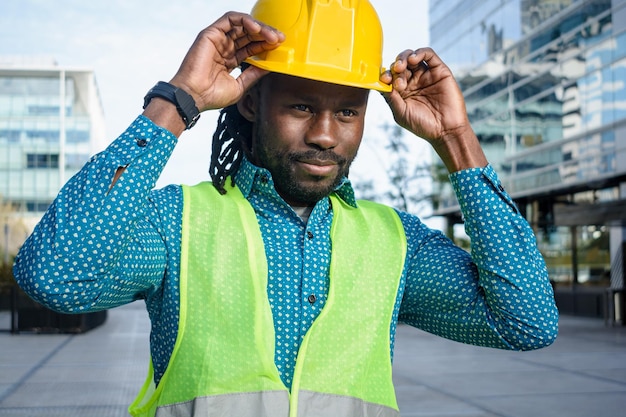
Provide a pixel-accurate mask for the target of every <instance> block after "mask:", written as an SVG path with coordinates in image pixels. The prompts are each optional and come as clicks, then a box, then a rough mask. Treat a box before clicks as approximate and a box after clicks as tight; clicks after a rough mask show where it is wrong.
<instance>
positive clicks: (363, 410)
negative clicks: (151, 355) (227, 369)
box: [156, 391, 399, 417]
mask: <svg viewBox="0 0 626 417" xmlns="http://www.w3.org/2000/svg"><path fill="white" fill-rule="evenodd" d="M286 395H287V394H286V393H285V392H267V391H265V392H247V393H238V394H230V395H226V394H224V395H214V396H211V397H197V398H195V399H193V400H190V401H186V402H184V403H178V404H172V405H165V406H161V407H159V408H158V409H157V411H156V417H207V416H213V415H220V416H222V415H225V414H216V410H228V413H229V414H226V415H228V416H236V417H279V416H287V415H289V398H285V397H286ZM334 416H350V417H398V416H399V414H398V411H397V410H394V409H391V408H389V407H384V406H381V405H378V404H371V403H366V402H364V401H362V400H359V399H358V398H350V397H339V396H336V395H331V394H322V393H319V392H309V391H301V392H300V402H299V410H298V417H334Z"/></svg>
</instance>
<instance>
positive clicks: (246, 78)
mask: <svg viewBox="0 0 626 417" xmlns="http://www.w3.org/2000/svg"><path fill="white" fill-rule="evenodd" d="M267 74H269V71H266V70H264V69H261V68H258V67H255V66H254V65H251V66H250V67H248V68H246V70H245V71H242V72H241V74H239V77H237V82H239V85H240V86H241V89H242V91H248V89H250V87H252V86H253V85H254V84H256V83H257V82H258V81H259V80H260V79H261V78H262V77H264V76H265V75H267Z"/></svg>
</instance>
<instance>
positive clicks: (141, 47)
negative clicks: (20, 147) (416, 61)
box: [0, 0, 429, 186]
mask: <svg viewBox="0 0 626 417" xmlns="http://www.w3.org/2000/svg"><path fill="white" fill-rule="evenodd" d="M371 2H372V4H373V5H374V7H375V8H376V9H377V11H378V14H379V16H380V18H381V21H382V24H383V29H384V31H385V46H384V63H385V65H388V64H389V63H390V62H391V61H392V60H393V58H394V57H395V56H396V54H397V53H399V52H400V51H402V50H404V49H409V48H410V49H415V48H418V47H422V46H428V0H393V1H389V0H387V1H385V0H371ZM253 4H254V0H231V1H224V0H185V1H177V0H135V1H132V0H91V1H85V0H56V1H51V0H1V1H0V55H10V56H36V55H40V56H47V57H51V58H54V59H55V60H56V61H57V62H58V64H59V65H61V66H71V67H78V68H88V69H93V70H94V71H95V74H96V80H97V83H98V87H99V92H100V96H101V100H102V104H103V107H104V111H105V118H106V128H107V137H108V138H109V139H110V140H113V139H115V137H117V135H119V134H120V133H122V132H123V131H124V129H125V128H126V127H127V126H128V124H129V123H130V122H131V121H132V120H133V119H134V118H135V117H136V116H137V115H138V114H140V113H141V106H142V104H143V96H144V95H145V93H146V92H147V90H148V89H150V87H152V86H153V85H154V84H155V83H156V82H157V81H159V80H165V81H167V80H169V79H171V77H172V76H173V75H174V73H175V72H176V70H177V68H178V65H179V64H180V62H181V60H182V58H183V56H184V55H185V53H186V51H187V49H188V48H189V46H190V45H191V43H192V42H193V40H194V38H195V37H196V35H197V33H198V32H199V31H200V30H202V29H203V28H204V27H206V26H208V25H209V24H211V23H212V22H213V21H214V20H216V19H217V18H218V17H219V16H221V15H222V14H223V13H225V12H226V11H228V10H238V11H246V12H247V11H249V10H250V9H251V7H252V5H253ZM371 97H372V98H371V100H370V107H369V109H368V121H367V128H366V129H367V130H366V133H365V139H364V143H363V146H362V148H361V151H360V153H359V156H358V157H357V160H356V161H355V164H354V166H353V170H352V172H351V175H353V176H357V177H361V178H365V179H367V178H368V176H372V175H374V176H375V175H377V174H376V172H377V170H378V171H379V172H378V174H380V170H384V168H385V167H384V162H385V161H384V159H383V160H381V158H380V157H378V155H379V151H380V149H378V147H379V146H383V145H384V140H383V139H384V138H383V137H381V133H380V131H378V126H381V125H382V124H383V123H385V122H389V123H393V119H392V118H391V113H390V111H389V110H388V109H387V108H386V105H385V104H384V102H383V101H382V99H381V98H380V96H379V95H378V94H372V95H371ZM216 115H217V113H215V112H208V113H205V114H203V116H202V118H201V120H200V122H199V123H198V125H197V126H196V127H194V129H192V130H191V131H189V132H186V133H185V134H184V135H183V137H181V140H180V142H179V145H178V146H177V148H176V150H175V151H174V155H173V156H172V158H171V160H170V161H169V163H168V166H167V167H166V169H165V171H164V173H163V175H162V177H161V180H160V181H159V183H158V186H163V185H166V184H169V183H182V182H185V183H190V184H193V183H196V182H198V181H201V180H205V179H208V174H207V169H208V161H209V157H210V141H211V135H212V134H213V130H214V128H215V118H216ZM415 139H416V143H415V144H416V149H415V158H416V160H421V159H423V158H425V157H429V156H428V148H427V147H426V145H424V144H423V143H422V141H421V140H420V139H418V138H415Z"/></svg>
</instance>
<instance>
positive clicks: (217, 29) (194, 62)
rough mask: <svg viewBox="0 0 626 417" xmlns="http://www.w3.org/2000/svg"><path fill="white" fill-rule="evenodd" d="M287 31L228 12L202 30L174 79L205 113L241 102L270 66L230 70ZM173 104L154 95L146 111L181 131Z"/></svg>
mask: <svg viewBox="0 0 626 417" xmlns="http://www.w3.org/2000/svg"><path fill="white" fill-rule="evenodd" d="M284 40H285V35H284V34H283V33H282V32H280V31H278V30H276V29H274V28H272V27H270V26H267V25H265V24H263V23H261V22H259V21H257V20H255V19H253V18H252V17H251V16H250V15H248V14H245V13H238V12H228V13H226V14H225V15H224V16H222V17H221V18H219V19H218V20H217V21H215V23H213V24H212V25H210V26H209V27H207V28H206V29H204V30H202V31H201V32H200V33H199V34H198V36H197V37H196V40H195V41H194V43H193V45H191V48H190V49H189V51H188V52H187V55H186V56H185V58H184V59H183V62H182V64H181V66H180V68H179V69H178V71H177V72H176V74H175V75H174V78H172V79H171V81H170V83H171V84H173V85H175V86H176V87H179V88H182V89H183V90H185V91H186V92H187V93H189V94H190V95H191V96H192V97H193V98H194V100H195V102H196V107H198V109H199V110H200V111H201V112H202V111H205V110H211V109H219V108H223V107H226V106H229V105H231V104H233V103H236V102H237V101H238V100H239V99H240V98H241V97H242V96H243V94H244V92H245V91H247V90H248V89H249V88H250V87H251V86H252V85H253V84H254V83H256V82H257V81H258V80H259V79H260V78H261V77H262V76H264V75H265V74H267V71H265V70H262V69H260V68H257V67H254V66H251V67H250V68H248V69H246V71H244V72H243V73H241V75H240V76H239V77H237V78H234V77H233V76H232V75H231V72H232V71H233V70H234V69H235V68H237V67H238V66H239V64H241V63H242V62H243V61H244V60H245V59H246V58H248V57H251V56H253V55H256V54H259V53H261V52H263V51H267V50H271V49H274V48H276V47H277V46H278V45H280V43H281V42H283V41H284ZM172 108H173V106H172V105H170V103H167V102H164V101H163V100H159V99H154V100H152V101H151V102H150V105H149V106H148V107H147V108H146V111H144V115H145V116H146V117H149V118H150V119H152V120H153V121H154V122H155V123H157V124H159V125H160V126H162V127H165V128H166V129H168V130H170V131H171V132H172V133H174V134H175V135H176V136H180V134H181V133H182V132H183V130H184V126H183V124H182V121H180V123H178V121H179V119H180V117H179V116H178V115H177V114H176V110H175V109H173V112H172Z"/></svg>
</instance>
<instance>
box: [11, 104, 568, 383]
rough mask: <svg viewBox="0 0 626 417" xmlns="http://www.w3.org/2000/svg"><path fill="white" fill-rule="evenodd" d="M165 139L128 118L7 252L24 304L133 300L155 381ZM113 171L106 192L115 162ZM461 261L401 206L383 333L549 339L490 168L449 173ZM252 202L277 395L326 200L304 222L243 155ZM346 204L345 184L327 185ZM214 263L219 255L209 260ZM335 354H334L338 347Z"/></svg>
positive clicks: (170, 292) (162, 318)
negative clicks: (146, 327)
mask: <svg viewBox="0 0 626 417" xmlns="http://www.w3.org/2000/svg"><path fill="white" fill-rule="evenodd" d="M176 143H177V138H176V137H175V136H174V135H172V134H171V133H170V132H168V131H167V130H165V129H162V128H160V127H158V126H156V125H155V124H153V123H152V122H151V121H150V120H149V119H147V118H145V117H143V116H139V117H138V118H137V119H136V120H135V121H134V122H133V124H132V125H131V126H130V127H129V128H128V130H126V132H124V133H123V134H122V135H121V136H120V137H119V138H118V139H116V140H115V141H114V142H113V143H112V144H111V145H110V146H109V147H108V148H107V149H106V150H105V151H103V152H101V153H100V154H97V155H95V156H94V157H92V158H91V160H90V161H89V162H88V163H87V164H86V165H85V166H84V167H83V169H82V170H81V171H80V172H79V173H78V174H77V175H76V176H74V177H73V178H72V179H71V180H70V181H68V183H67V184H66V185H65V186H64V188H63V189H62V190H61V191H60V193H59V195H58V197H57V198H56V200H55V201H54V203H53V204H52V205H51V207H50V208H49V210H48V211H47V212H46V214H45V216H44V217H43V219H42V220H41V222H40V223H39V225H38V226H37V227H36V229H35V231H34V232H33V234H32V235H31V236H30V237H29V239H28V240H27V241H26V243H25V244H24V246H23V248H22V249H21V251H20V253H19V254H18V257H17V258H16V263H15V268H14V273H15V276H16V279H17V280H18V282H19V284H20V285H21V286H22V288H23V289H24V290H25V291H26V292H27V293H29V294H30V295H31V296H32V297H33V298H35V299H36V300H38V301H39V302H41V303H42V304H44V305H46V306H48V307H49V308H52V309H54V310H57V311H61V312H69V313H81V312H87V311H96V310H101V309H108V308H112V307H116V306H120V305H122V304H125V303H129V302H132V301H135V300H138V299H145V302H146V305H147V309H148V312H149V315H150V319H151V323H152V331H151V336H150V346H151V353H152V360H153V364H154V369H155V380H156V381H157V382H158V381H159V379H160V378H161V376H162V375H163V372H164V371H165V368H166V366H167V363H168V361H169V358H170V354H171V352H172V349H173V346H174V342H175V340H176V335H177V331H178V305H179V293H178V279H179V264H180V239H181V219H182V190H181V187H180V186H177V185H176V186H175V185H171V186H168V187H165V188H163V189H159V190H153V188H154V186H155V184H156V181H157V179H158V177H159V175H160V173H161V171H162V169H163V167H164V166H165V163H166V161H167V159H168V158H169V156H170V155H171V153H172V151H173V149H174V147H175V145H176ZM121 166H123V167H126V170H125V172H124V174H123V175H122V176H121V177H120V179H119V180H118V181H117V183H116V184H115V185H114V186H112V187H111V183H112V178H113V176H114V174H115V171H116V169H117V168H118V167H121ZM450 179H451V182H452V185H453V187H454V189H455V191H456V193H457V196H458V199H459V202H460V206H461V210H462V212H463V215H464V218H465V228H466V231H467V234H468V235H469V237H470V238H471V241H472V250H471V254H470V253H467V252H466V251H464V250H462V249H459V248H458V247H456V246H455V245H454V244H453V243H452V242H451V241H450V240H449V239H448V238H446V237H445V236H444V235H443V234H442V233H440V232H438V231H435V230H432V229H429V228H428V227H426V225H424V224H423V223H422V222H421V221H420V220H419V219H418V218H417V217H415V216H413V215H411V214H408V213H404V212H399V216H400V218H401V220H402V223H403V225H404V229H405V231H406V236H407V244H408V251H407V257H406V262H405V266H404V271H403V274H402V278H401V285H400V287H399V291H398V294H397V298H396V305H395V314H394V317H393V323H392V325H391V328H390V341H391V349H392V352H393V342H394V336H395V329H396V325H397V323H398V322H401V323H406V324H409V325H411V326H415V327H417V328H420V329H423V330H426V331H428V332H432V333H434V334H437V335H440V336H443V337H446V338H449V339H452V340H456V341H459V342H464V343H470V344H474V345H480V346H488V347H494V348H501V349H519V350H530V349H537V348H541V347H544V346H547V345H549V344H550V343H552V342H553V340H554V339H555V337H556V333H557V326H558V324H557V322H558V312H557V310H556V307H555V304H554V298H553V293H552V289H551V286H550V284H549V280H548V276H547V271H546V268H545V264H544V261H543V258H542V257H541V255H540V253H539V251H538V250H537V248H536V244H535V237H534V235H533V232H532V230H531V229H530V227H529V225H528V223H527V222H526V221H525V219H524V218H523V217H522V216H521V215H520V213H519V212H518V210H517V208H516V206H515V204H514V203H513V202H512V200H511V199H510V197H509V196H508V195H507V194H506V192H505V191H504V190H503V188H502V187H501V185H500V182H499V180H498V178H497V176H496V174H495V172H494V171H493V169H492V168H491V167H490V166H487V167H486V168H482V169H481V168H475V169H469V170H464V171H461V172H457V173H454V174H451V176H450ZM235 180H236V183H237V185H238V186H239V188H240V189H241V190H242V192H243V194H244V196H245V197H246V198H247V199H248V201H249V202H250V204H251V205H252V207H253V208H254V210H255V212H256V215H257V219H258V223H259V226H260V229H261V233H262V236H263V240H264V244H265V252H266V257H267V261H268V269H269V270H268V275H269V276H268V288H267V293H268V297H269V301H270V304H271V309H272V313H273V317H274V325H275V329H276V351H275V362H276V366H277V368H278V370H279V373H280V375H281V378H282V380H283V381H284V383H285V384H286V385H287V386H288V387H289V386H291V380H292V375H293V370H294V366H295V362H296V355H297V353H298V349H299V346H300V342H301V341H302V339H303V337H304V335H305V333H306V332H307V330H308V329H309V327H310V326H311V323H312V322H313V321H314V320H315V318H316V317H317V315H318V314H319V312H320V311H321V310H322V308H323V307H324V304H325V302H326V296H327V289H328V269H329V264H330V256H331V243H330V225H331V221H332V217H333V212H332V210H331V209H330V204H329V200H328V199H327V198H325V199H322V200H321V201H319V202H318V203H317V204H316V205H315V207H314V209H313V211H312V212H311V215H310V217H309V220H308V222H304V221H303V220H302V219H301V218H300V217H299V216H298V215H297V214H296V213H295V212H294V210H293V209H292V208H291V207H290V206H289V205H288V204H287V203H286V202H285V201H284V200H283V199H282V198H281V197H280V196H279V195H278V194H277V193H276V191H275V189H274V185H273V181H272V178H271V175H270V173H269V172H268V171H267V170H265V169H262V168H259V167H256V166H254V165H252V164H251V163H249V162H248V161H245V160H244V162H243V163H242V165H241V167H240V169H239V171H238V172H237V174H236V175H235ZM336 193H337V195H338V196H339V197H340V198H342V199H343V200H344V201H345V202H346V203H348V204H350V205H352V206H357V201H356V200H355V197H354V192H353V189H352V187H351V185H350V182H349V181H348V180H347V179H345V180H344V181H343V182H342V184H341V185H340V186H339V187H338V188H337V190H336ZM216 262H219V260H216ZM338 348H340V347H338Z"/></svg>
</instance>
